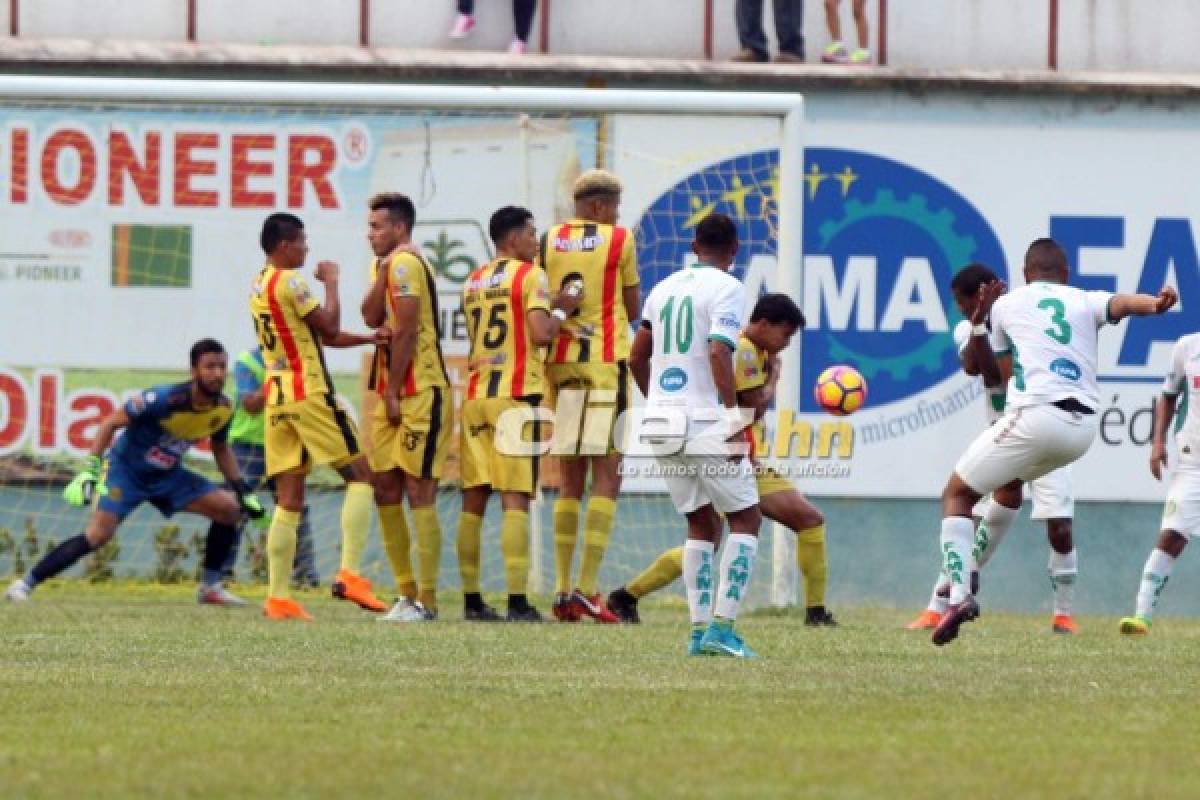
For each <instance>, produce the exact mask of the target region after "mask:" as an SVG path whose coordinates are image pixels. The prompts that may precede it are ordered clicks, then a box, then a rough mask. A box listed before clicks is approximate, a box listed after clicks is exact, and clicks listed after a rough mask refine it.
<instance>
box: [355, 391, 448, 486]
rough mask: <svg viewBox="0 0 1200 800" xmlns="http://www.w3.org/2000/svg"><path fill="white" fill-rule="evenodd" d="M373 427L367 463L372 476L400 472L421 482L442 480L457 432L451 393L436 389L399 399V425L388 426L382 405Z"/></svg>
mask: <svg viewBox="0 0 1200 800" xmlns="http://www.w3.org/2000/svg"><path fill="white" fill-rule="evenodd" d="M370 424H371V452H370V453H368V454H367V461H368V463H369V464H370V466H371V471H372V472H388V471H390V470H393V469H398V470H402V471H403V472H404V473H405V474H407V475H412V476H414V477H418V478H426V479H429V478H440V477H442V467H444V466H445V464H446V455H447V454H448V453H449V452H450V433H451V432H452V431H453V430H454V401H453V400H452V399H451V395H450V391H449V390H448V389H442V388H438V387H433V388H430V389H424V390H422V391H420V392H417V393H416V394H414V395H413V396H412V397H402V398H400V424H399V425H393V424H392V423H390V422H388V418H387V407H386V406H385V405H384V403H383V402H379V403H377V404H376V405H375V410H374V411H373V412H372V413H371V422H370Z"/></svg>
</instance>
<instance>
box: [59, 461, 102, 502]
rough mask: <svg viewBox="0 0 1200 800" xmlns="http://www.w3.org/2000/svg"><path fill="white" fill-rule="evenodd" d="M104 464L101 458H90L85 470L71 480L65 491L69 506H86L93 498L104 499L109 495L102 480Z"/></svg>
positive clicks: (65, 498) (85, 464)
mask: <svg viewBox="0 0 1200 800" xmlns="http://www.w3.org/2000/svg"><path fill="white" fill-rule="evenodd" d="M102 466H103V465H102V462H101V461H100V457H99V456H88V457H87V461H86V462H84V465H83V469H82V470H80V472H79V474H78V475H76V476H75V477H74V478H72V479H71V482H70V483H68V484H67V488H65V489H63V500H66V501H67V504H68V505H72V506H86V505H87V504H88V503H90V502H92V498H93V497H97V496H99V497H103V496H104V495H106V494H108V487H107V486H105V485H104V481H103V480H102V479H101V478H100V469H101V467H102Z"/></svg>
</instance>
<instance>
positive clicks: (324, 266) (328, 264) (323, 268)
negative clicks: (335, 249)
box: [316, 261, 342, 283]
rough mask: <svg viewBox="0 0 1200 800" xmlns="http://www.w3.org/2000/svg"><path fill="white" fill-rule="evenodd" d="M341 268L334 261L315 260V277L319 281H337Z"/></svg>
mask: <svg viewBox="0 0 1200 800" xmlns="http://www.w3.org/2000/svg"><path fill="white" fill-rule="evenodd" d="M341 271H342V268H341V267H339V266H338V263H337V262H336V261H319V262H317V274H316V278H317V280H319V281H320V282H321V283H330V282H334V281H337V279H338V276H339V275H340V274H341Z"/></svg>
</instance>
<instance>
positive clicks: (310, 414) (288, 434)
mask: <svg viewBox="0 0 1200 800" xmlns="http://www.w3.org/2000/svg"><path fill="white" fill-rule="evenodd" d="M263 445H264V447H265V448H266V451H267V477H274V476H275V475H279V474H281V473H284V472H288V471H290V470H294V469H296V468H297V467H304V469H305V471H306V472H307V471H309V470H311V469H312V468H313V466H314V465H316V464H328V465H330V466H331V467H334V468H337V467H344V466H345V465H346V464H349V463H350V462H351V461H353V460H354V459H355V458H357V457H358V455H359V452H360V450H359V445H358V430H357V429H356V428H355V427H354V421H353V420H351V419H350V415H349V414H347V413H346V411H345V409H343V408H341V407H340V406H339V405H338V403H337V399H336V398H335V397H334V396H333V395H332V394H323V395H317V396H315V397H307V398H305V399H303V400H301V401H299V402H296V403H285V404H284V405H280V406H269V407H268V408H267V419H266V432H265V436H264V441H263Z"/></svg>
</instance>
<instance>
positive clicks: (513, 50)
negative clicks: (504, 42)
mask: <svg viewBox="0 0 1200 800" xmlns="http://www.w3.org/2000/svg"><path fill="white" fill-rule="evenodd" d="M527 52H529V45H527V44H525V42H522V41H521V40H520V39H513V40H512V44H510V45H509V46H508V54H509V55H510V56H523V55H525V54H526V53H527Z"/></svg>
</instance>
